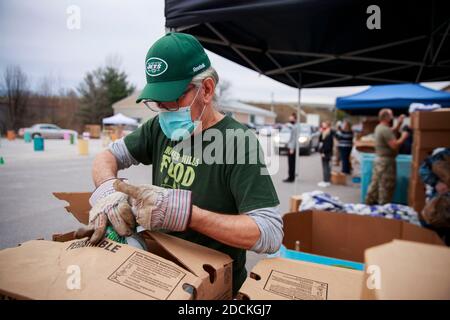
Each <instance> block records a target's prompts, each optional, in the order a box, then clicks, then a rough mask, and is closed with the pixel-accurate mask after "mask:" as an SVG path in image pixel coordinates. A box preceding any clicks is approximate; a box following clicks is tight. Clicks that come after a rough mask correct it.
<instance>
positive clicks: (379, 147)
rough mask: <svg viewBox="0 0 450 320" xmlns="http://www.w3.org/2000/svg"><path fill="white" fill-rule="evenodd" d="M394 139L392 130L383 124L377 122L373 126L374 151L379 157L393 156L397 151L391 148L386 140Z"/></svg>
mask: <svg viewBox="0 0 450 320" xmlns="http://www.w3.org/2000/svg"><path fill="white" fill-rule="evenodd" d="M392 139H395V135H394V132H392V130H391V128H389V127H387V126H385V125H384V124H381V123H380V124H378V125H377V126H376V128H375V153H376V154H377V156H379V157H389V158H395V157H396V156H397V151H395V150H394V149H392V148H391V147H390V146H389V144H388V142H389V141H391V140H392Z"/></svg>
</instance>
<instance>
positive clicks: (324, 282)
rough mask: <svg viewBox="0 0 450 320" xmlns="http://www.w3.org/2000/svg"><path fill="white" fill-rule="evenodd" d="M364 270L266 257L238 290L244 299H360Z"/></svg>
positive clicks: (239, 296) (240, 296)
mask: <svg viewBox="0 0 450 320" xmlns="http://www.w3.org/2000/svg"><path fill="white" fill-rule="evenodd" d="M363 279H364V273H363V272H362V271H358V270H350V269H345V268H339V267H330V266H325V265H320V264H315V263H309V262H302V261H296V260H290V259H283V258H273V259H264V260H261V261H259V262H258V264H257V265H256V266H255V267H254V268H253V270H252V272H251V274H250V277H249V278H247V279H246V281H245V282H244V284H243V285H242V287H241V289H240V290H239V295H238V298H239V299H241V300H281V299H282V300H285V299H291V300H336V299H343V300H355V299H360V296H361V291H362V284H363Z"/></svg>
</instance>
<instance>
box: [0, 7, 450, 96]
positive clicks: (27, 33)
mask: <svg viewBox="0 0 450 320" xmlns="http://www.w3.org/2000/svg"><path fill="white" fill-rule="evenodd" d="M72 5H75V6H77V8H79V9H80V16H81V20H80V22H81V24H80V29H73V30H70V29H69V28H68V27H67V20H68V19H69V18H70V13H67V10H68V8H70V6H72ZM164 22H165V19H164V0H81V1H80V0H71V1H67V0H31V1H30V0H0V71H1V72H3V70H4V68H5V67H6V66H8V65H19V66H21V67H22V69H23V70H24V71H25V72H26V73H27V74H28V76H29V77H30V79H31V81H32V85H33V86H34V87H35V88H37V87H38V86H39V83H40V82H41V81H42V79H43V78H44V77H50V78H52V79H53V80H54V81H56V80H57V81H58V82H59V86H62V87H71V88H76V87H77V86H78V84H79V83H80V82H81V81H82V79H83V76H84V74H85V73H86V72H88V71H91V70H93V69H95V68H97V67H99V66H101V65H104V64H105V60H106V57H107V56H111V55H115V56H119V57H121V61H122V69H123V70H124V71H125V72H126V73H127V74H128V77H129V80H130V82H132V83H133V84H135V85H136V86H137V88H139V89H140V88H142V87H143V86H144V85H145V72H144V59H145V55H146V53H147V50H148V48H149V47H150V46H151V45H152V43H153V42H155V41H156V40H157V39H158V38H159V37H161V36H162V35H163V34H164V32H165V28H164ZM208 54H209V57H210V59H211V61H212V64H213V65H214V66H215V68H216V69H217V71H218V72H219V75H220V76H221V78H224V79H227V80H228V81H230V82H231V84H232V88H231V96H232V97H233V98H236V99H241V100H252V101H267V102H269V101H270V99H271V93H272V92H273V94H274V99H275V101H297V96H298V92H297V90H295V89H293V88H290V87H288V86H286V85H282V84H280V83H277V82H276V81H274V80H271V79H269V78H267V77H265V76H260V75H258V73H256V72H254V71H251V70H249V69H247V68H244V67H241V66H239V65H237V64H235V63H233V62H230V61H228V60H226V59H224V58H221V57H219V56H217V55H215V54H213V53H211V52H208ZM447 83H448V82H447ZM447 83H446V82H439V83H434V84H431V85H429V86H430V87H432V88H436V89H440V88H442V87H443V85H445V84H447ZM364 88H366V87H350V88H349V87H346V88H327V89H304V90H302V101H305V102H317V103H333V102H334V99H335V97H336V96H340V95H347V94H352V93H355V92H358V91H360V90H362V89H364Z"/></svg>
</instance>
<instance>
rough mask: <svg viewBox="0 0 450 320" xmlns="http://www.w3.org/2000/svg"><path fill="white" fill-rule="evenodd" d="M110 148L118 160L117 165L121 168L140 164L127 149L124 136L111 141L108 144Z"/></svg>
mask: <svg viewBox="0 0 450 320" xmlns="http://www.w3.org/2000/svg"><path fill="white" fill-rule="evenodd" d="M108 150H109V151H111V153H112V154H113V155H114V157H115V158H116V161H117V167H118V168H119V170H122V169H126V168H129V167H131V165H138V164H139V162H138V161H137V160H136V159H134V158H133V156H132V155H131V154H130V152H129V151H128V149H127V146H126V144H125V142H124V141H123V138H121V139H118V140H116V141H114V142H111V143H110V144H109V146H108Z"/></svg>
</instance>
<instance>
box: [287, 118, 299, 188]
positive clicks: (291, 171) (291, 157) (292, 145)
mask: <svg viewBox="0 0 450 320" xmlns="http://www.w3.org/2000/svg"><path fill="white" fill-rule="evenodd" d="M289 127H290V128H291V137H290V138H289V142H288V145H287V147H288V177H287V178H286V179H284V180H283V182H294V181H295V150H296V149H297V148H296V144H297V139H298V134H299V128H298V124H297V115H296V114H295V113H292V114H291V115H290V116H289Z"/></svg>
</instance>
